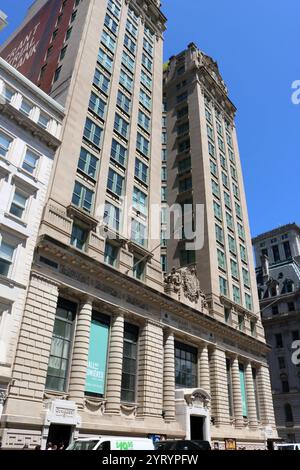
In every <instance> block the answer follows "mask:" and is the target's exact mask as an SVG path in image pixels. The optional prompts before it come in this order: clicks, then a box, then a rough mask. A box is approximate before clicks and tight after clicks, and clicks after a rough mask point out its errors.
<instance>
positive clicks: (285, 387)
mask: <svg viewBox="0 0 300 470" xmlns="http://www.w3.org/2000/svg"><path fill="white" fill-rule="evenodd" d="M281 387H282V393H289V391H290V385H289V381H288V380H287V379H285V380H281Z"/></svg>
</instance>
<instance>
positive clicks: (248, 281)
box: [242, 268, 250, 287]
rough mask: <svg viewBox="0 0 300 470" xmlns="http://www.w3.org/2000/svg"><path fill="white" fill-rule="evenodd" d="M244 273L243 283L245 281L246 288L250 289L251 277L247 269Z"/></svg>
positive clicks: (243, 269)
mask: <svg viewBox="0 0 300 470" xmlns="http://www.w3.org/2000/svg"><path fill="white" fill-rule="evenodd" d="M242 271H243V281H244V285H245V286H246V287H250V276H249V271H248V270H247V269H245V268H242Z"/></svg>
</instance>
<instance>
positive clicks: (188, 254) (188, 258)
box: [180, 250, 196, 266]
mask: <svg viewBox="0 0 300 470" xmlns="http://www.w3.org/2000/svg"><path fill="white" fill-rule="evenodd" d="M195 261H196V254H195V251H193V250H188V251H187V250H180V266H188V265H190V264H195Z"/></svg>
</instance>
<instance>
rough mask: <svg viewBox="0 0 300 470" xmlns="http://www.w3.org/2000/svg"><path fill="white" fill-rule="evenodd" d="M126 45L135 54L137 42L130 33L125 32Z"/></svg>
mask: <svg viewBox="0 0 300 470" xmlns="http://www.w3.org/2000/svg"><path fill="white" fill-rule="evenodd" d="M124 46H125V47H126V48H127V49H128V50H129V51H130V52H131V53H132V54H133V55H135V53H136V43H135V41H133V40H132V39H131V38H130V37H129V36H128V34H125V37H124Z"/></svg>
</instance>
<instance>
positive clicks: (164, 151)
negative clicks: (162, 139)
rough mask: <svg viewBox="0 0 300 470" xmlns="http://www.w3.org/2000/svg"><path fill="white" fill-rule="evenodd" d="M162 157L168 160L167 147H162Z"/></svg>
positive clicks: (163, 159)
mask: <svg viewBox="0 0 300 470" xmlns="http://www.w3.org/2000/svg"><path fill="white" fill-rule="evenodd" d="M161 159H162V161H166V160H167V149H162V151H161Z"/></svg>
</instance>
